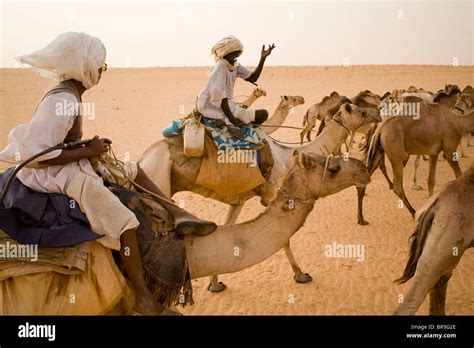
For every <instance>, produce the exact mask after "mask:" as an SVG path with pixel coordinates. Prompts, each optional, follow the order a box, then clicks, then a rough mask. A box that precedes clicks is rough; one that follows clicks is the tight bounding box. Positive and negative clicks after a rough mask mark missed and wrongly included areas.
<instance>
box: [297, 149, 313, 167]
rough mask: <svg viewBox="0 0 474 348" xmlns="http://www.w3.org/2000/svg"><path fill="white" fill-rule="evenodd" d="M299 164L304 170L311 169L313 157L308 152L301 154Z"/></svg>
mask: <svg viewBox="0 0 474 348" xmlns="http://www.w3.org/2000/svg"><path fill="white" fill-rule="evenodd" d="M299 162H300V166H301V167H302V168H304V169H310V168H311V166H312V165H311V157H310V156H309V154H308V153H307V152H300V155H299Z"/></svg>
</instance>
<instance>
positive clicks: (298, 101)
mask: <svg viewBox="0 0 474 348" xmlns="http://www.w3.org/2000/svg"><path fill="white" fill-rule="evenodd" d="M304 102H305V101H304V98H303V97H302V96H299V95H295V96H291V95H282V96H281V101H280V106H286V107H288V106H297V105H302V104H304Z"/></svg>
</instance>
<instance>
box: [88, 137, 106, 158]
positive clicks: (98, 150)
mask: <svg viewBox="0 0 474 348" xmlns="http://www.w3.org/2000/svg"><path fill="white" fill-rule="evenodd" d="M111 143H112V142H111V141H110V140H109V139H105V138H102V139H99V136H98V135H96V136H94V138H92V140H91V141H90V142H89V143H88V144H87V146H86V149H87V152H88V154H89V157H96V156H100V155H102V154H103V153H105V152H107V151H108V150H109V145H110V144H111Z"/></svg>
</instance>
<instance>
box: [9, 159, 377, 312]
mask: <svg viewBox="0 0 474 348" xmlns="http://www.w3.org/2000/svg"><path fill="white" fill-rule="evenodd" d="M369 182H370V176H369V174H368V172H367V169H366V167H365V165H364V164H363V162H361V161H359V160H356V159H352V158H351V159H348V160H344V159H343V158H334V157H328V158H326V157H324V156H319V155H315V154H309V153H304V152H301V153H298V151H297V150H295V153H294V154H293V156H292V158H291V164H290V165H289V168H288V171H287V173H286V174H285V175H284V176H283V178H282V181H281V183H282V185H281V186H280V188H279V190H278V192H277V195H276V198H275V199H274V200H273V201H272V203H271V204H270V205H269V206H268V207H267V208H266V210H265V211H264V212H263V213H261V214H260V215H259V216H258V217H256V218H254V219H253V220H251V221H247V222H243V223H240V224H235V225H223V226H218V228H217V229H216V231H215V232H214V233H212V234H209V235H207V236H205V237H194V236H192V235H188V236H186V237H185V248H186V257H187V264H188V267H189V271H190V275H191V278H193V279H196V278H202V277H206V276H211V275H216V274H224V273H232V272H238V271H241V270H243V269H245V268H248V267H251V266H253V265H255V264H257V263H259V262H262V261H264V260H265V259H267V258H268V257H270V256H271V255H273V254H274V253H276V252H277V251H278V250H280V249H281V248H282V247H283V246H284V245H285V244H286V243H287V242H288V240H289V239H290V238H291V236H292V235H293V234H295V233H296V232H297V231H298V230H299V229H300V228H301V226H303V224H304V222H305V220H306V217H307V216H308V214H309V213H310V212H311V211H312V210H313V207H314V204H315V202H316V200H317V199H319V198H320V197H326V196H329V195H332V194H334V193H337V192H339V191H341V190H343V189H345V188H348V187H350V186H352V185H367V184H368V183H369ZM142 237H143V236H142V235H141V234H139V235H138V238H142ZM157 264H159V263H157ZM24 277H28V275H25V276H24ZM55 277H57V278H53V279H52V280H51V283H52V284H54V283H55V281H56V282H57V280H56V279H58V278H60V277H65V275H62V274H59V273H58V274H55ZM76 277H77V278H79V280H78V281H80V277H79V276H77V275H76ZM39 286H41V285H39ZM42 286H50V287H53V286H52V285H51V284H43V285H42ZM33 293H34V289H31V291H30V292H29V293H28V292H26V291H23V292H19V293H17V294H14V295H15V296H16V297H15V301H17V303H28V305H29V306H31V308H42V307H43V306H44V303H45V301H46V302H47V301H48V300H50V298H49V297H48V298H47V299H45V298H40V297H35V296H33V295H32V294H33ZM22 295H24V296H28V299H27V300H26V299H25V300H22V299H21V297H20V296H22ZM62 296H64V295H62ZM120 305H121V304H120ZM120 307H121V306H120ZM76 308H77V309H76ZM67 309H70V308H67ZM20 310H21V309H20ZM23 310H24V309H23ZM74 310H77V311H80V307H77V304H76V305H75V307H74ZM122 310H123V308H119V306H117V308H116V309H115V310H113V311H112V313H114V314H122V313H121V311H122ZM76 313H77V312H76ZM21 314H24V313H21ZM56 314H58V315H59V314H62V313H56ZM69 314H71V313H69ZM77 314H85V313H82V312H79V313H77ZM91 314H93V313H91Z"/></svg>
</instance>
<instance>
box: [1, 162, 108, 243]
mask: <svg viewBox="0 0 474 348" xmlns="http://www.w3.org/2000/svg"><path fill="white" fill-rule="evenodd" d="M12 172H13V168H10V169H8V170H6V171H5V172H4V173H0V192H3V188H4V186H5V184H6V182H7V181H8V178H9V177H10V175H11V174H12ZM0 229H2V230H3V231H5V232H6V233H7V234H8V235H9V236H10V237H11V238H13V239H15V240H16V241H17V242H19V243H22V244H38V245H39V246H41V247H72V246H75V245H77V244H80V243H83V242H86V241H90V240H95V239H98V238H101V237H102V236H103V235H102V234H97V233H95V232H93V231H92V230H91V229H90V224H89V221H88V219H87V217H86V215H85V214H84V213H83V212H82V211H81V210H80V208H79V205H78V204H77V203H76V202H75V201H74V200H72V199H71V198H69V197H68V196H65V195H63V194H59V193H42V192H36V191H33V190H31V189H30V188H29V187H27V186H25V185H23V184H22V183H21V181H20V180H18V179H17V178H15V179H14V180H13V182H12V185H11V186H10V189H9V190H8V194H7V196H6V197H5V202H0Z"/></svg>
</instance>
